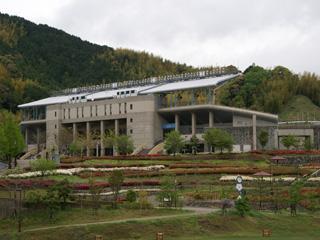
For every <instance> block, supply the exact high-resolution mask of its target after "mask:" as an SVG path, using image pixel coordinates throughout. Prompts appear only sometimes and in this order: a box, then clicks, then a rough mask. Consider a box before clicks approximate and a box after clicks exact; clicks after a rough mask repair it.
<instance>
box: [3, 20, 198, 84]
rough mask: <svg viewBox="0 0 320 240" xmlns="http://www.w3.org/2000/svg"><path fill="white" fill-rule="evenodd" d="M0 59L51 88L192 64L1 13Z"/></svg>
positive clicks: (162, 71) (182, 68)
mask: <svg viewBox="0 0 320 240" xmlns="http://www.w3.org/2000/svg"><path fill="white" fill-rule="evenodd" d="M0 29H1V30H0V53H1V58H0V64H1V65H2V66H3V67H4V68H5V69H6V70H7V71H8V73H9V74H10V76H12V77H19V78H29V79H32V80H36V81H38V82H39V83H41V84H44V85H46V86H49V87H50V88H65V87H74V86H78V85H83V84H84V83H85V84H96V83H102V82H111V81H121V80H128V79H140V78H144V77H148V76H154V75H163V74H169V73H170V74H171V73H181V72H185V71H190V70H192V67H190V66H186V65H185V64H177V63H173V62H170V61H168V60H164V59H162V58H160V57H155V56H153V55H151V54H147V53H144V52H135V51H131V50H124V49H119V50H114V49H113V48H110V47H108V46H99V45H97V44H92V43H89V42H87V41H82V40H81V39H80V38H78V37H75V36H72V35H69V34H67V33H65V32H63V31H61V30H57V29H55V28H51V27H49V26H47V25H41V24H40V25H36V24H34V23H32V22H29V21H27V20H25V19H23V18H19V17H12V16H9V15H6V14H0Z"/></svg>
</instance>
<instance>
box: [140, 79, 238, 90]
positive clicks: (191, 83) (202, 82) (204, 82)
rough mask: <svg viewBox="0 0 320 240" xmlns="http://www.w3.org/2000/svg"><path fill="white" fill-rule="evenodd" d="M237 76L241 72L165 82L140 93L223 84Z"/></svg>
mask: <svg viewBox="0 0 320 240" xmlns="http://www.w3.org/2000/svg"><path fill="white" fill-rule="evenodd" d="M237 76H239V74H230V75H224V76H220V77H210V78H204V79H197V80H187V81H179V82H173V83H165V84H162V85H159V86H156V87H154V88H151V89H147V90H144V91H141V92H140V93H141V94H149V93H160V92H170V91H177V90H185V89H192V88H203V87H211V86H215V85H218V84H221V83H223V82H224V81H227V80H230V79H233V78H235V77H237Z"/></svg>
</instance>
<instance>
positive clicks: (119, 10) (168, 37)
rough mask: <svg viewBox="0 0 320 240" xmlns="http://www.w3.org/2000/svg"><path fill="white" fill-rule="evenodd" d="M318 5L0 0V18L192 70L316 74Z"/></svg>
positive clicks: (253, 0) (297, 1)
mask: <svg viewBox="0 0 320 240" xmlns="http://www.w3.org/2000/svg"><path fill="white" fill-rule="evenodd" d="M319 10H320V1H318V0H50V1H45V0H28V1H26V0H0V11H1V12H4V13H8V14H12V15H18V16H21V17H24V18H26V19H29V20H31V21H33V22H36V23H44V24H48V25H50V26H53V27H56V28H59V29H62V30H64V31H66V32H68V33H71V34H73V35H76V36H79V37H81V38H82V39H85V40H88V41H90V42H94V43H98V44H104V45H108V46H111V47H114V48H118V47H124V48H131V49H135V50H145V51H148V52H152V53H154V54H156V55H160V56H162V57H164V58H168V59H170V60H173V61H178V62H182V63H187V64H191V65H194V66H207V65H229V64H233V65H235V66H237V67H239V68H240V69H242V70H244V69H245V68H246V67H247V66H248V65H250V64H251V63H253V62H254V63H256V64H258V65H262V66H264V67H273V66H275V65H283V66H287V67H288V68H290V69H291V70H293V71H295V72H303V71H311V72H316V73H318V74H320V61H319V58H320V14H319Z"/></svg>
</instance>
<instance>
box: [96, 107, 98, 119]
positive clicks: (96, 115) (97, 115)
mask: <svg viewBox="0 0 320 240" xmlns="http://www.w3.org/2000/svg"><path fill="white" fill-rule="evenodd" d="M96 116H98V105H96Z"/></svg>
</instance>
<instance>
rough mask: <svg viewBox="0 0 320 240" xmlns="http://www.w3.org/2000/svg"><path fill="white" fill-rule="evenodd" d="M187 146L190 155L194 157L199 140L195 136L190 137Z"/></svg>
mask: <svg viewBox="0 0 320 240" xmlns="http://www.w3.org/2000/svg"><path fill="white" fill-rule="evenodd" d="M189 145H190V147H191V150H192V153H193V154H195V155H196V154H197V152H198V146H199V139H198V138H197V136H196V135H192V137H191V138H190V141H189Z"/></svg>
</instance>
